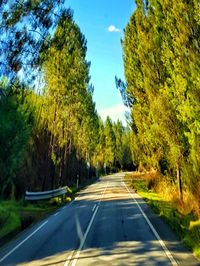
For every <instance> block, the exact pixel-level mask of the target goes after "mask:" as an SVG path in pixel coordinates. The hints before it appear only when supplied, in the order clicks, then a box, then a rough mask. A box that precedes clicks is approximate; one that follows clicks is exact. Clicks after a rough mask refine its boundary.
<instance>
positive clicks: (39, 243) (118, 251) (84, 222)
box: [0, 175, 200, 266]
mask: <svg viewBox="0 0 200 266" xmlns="http://www.w3.org/2000/svg"><path fill="white" fill-rule="evenodd" d="M133 195H134V196H135V199H136V201H135V200H134V199H133V198H132V197H131V195H130V193H129V192H128V191H127V189H126V188H125V186H124V185H123V183H122V181H121V176H119V175H113V176H109V177H108V178H103V179H102V180H101V181H100V182H97V183H96V184H95V186H94V185H92V186H89V187H88V188H87V189H86V191H83V192H81V193H80V196H79V197H78V199H77V200H76V201H74V202H73V203H72V204H71V205H68V206H67V207H66V208H62V209H61V210H60V211H59V212H58V213H57V214H56V215H51V216H50V217H48V222H47V223H46V224H45V225H44V226H43V227H41V229H40V230H38V231H36V230H37V228H38V227H39V225H40V224H41V223H40V224H37V225H35V226H34V227H33V228H30V229H29V230H27V231H26V232H25V233H23V234H21V235H20V236H19V238H18V239H16V240H14V241H12V242H11V243H9V244H8V245H7V246H6V247H4V249H2V250H0V258H3V256H5V254H8V253H9V252H10V251H11V250H13V248H15V247H16V246H17V245H19V246H18V247H17V248H16V249H15V250H14V251H13V252H11V253H10V255H9V256H8V257H6V258H5V260H3V261H1V259H0V261H1V262H0V265H2V266H3V265H34V266H37V265H41V266H47V265H64V264H65V265H72V264H73V262H74V258H75V257H76V255H77V252H79V250H80V249H81V252H80V254H79V257H78V262H77V265H94V264H95V265H156V266H157V265H171V264H170V261H169V259H168V258H167V256H166V254H165V252H164V251H163V248H162V247H161V245H160V243H159V241H158V240H157V239H156V237H155V234H154V233H153V232H152V230H151V229H150V227H149V225H148V224H147V222H146V220H145V219H144V217H143V214H142V213H141V211H140V210H139V208H138V204H139V206H140V207H141V208H142V210H143V212H144V213H146V215H147V216H148V219H149V220H150V221H151V223H152V224H153V226H154V227H155V228H156V230H157V232H158V234H159V235H160V237H161V239H162V240H163V241H164V242H165V244H166V246H167V248H169V250H170V252H171V253H172V255H173V257H174V258H175V259H176V260H177V262H178V263H180V265H200V264H199V262H198V261H197V260H196V259H195V258H194V257H193V256H192V255H191V254H190V253H189V252H188V250H187V249H186V248H185V247H184V246H182V245H181V244H180V242H179V240H178V238H177V237H176V235H175V234H174V233H173V232H172V231H171V230H170V229H169V227H168V226H167V225H166V223H165V222H164V221H162V220H161V219H160V218H159V217H158V216H157V215H156V214H155V213H153V212H152V210H151V209H150V208H149V206H148V205H147V204H146V203H145V201H144V200H143V199H142V198H140V197H139V196H137V195H136V194H134V193H133ZM33 232H35V233H34V234H33ZM30 234H32V236H31V237H30V238H28V239H27V237H29V236H30ZM24 239H27V240H26V241H24ZM23 241H24V243H23ZM20 243H22V244H21V245H20ZM74 265H75V264H74Z"/></svg>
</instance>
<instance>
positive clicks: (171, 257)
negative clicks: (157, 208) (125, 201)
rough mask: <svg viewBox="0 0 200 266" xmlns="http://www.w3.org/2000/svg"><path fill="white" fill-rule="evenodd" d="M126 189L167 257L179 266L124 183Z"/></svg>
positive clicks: (175, 265) (174, 265)
mask: <svg viewBox="0 0 200 266" xmlns="http://www.w3.org/2000/svg"><path fill="white" fill-rule="evenodd" d="M123 183H124V185H125V187H126V189H127V190H128V192H129V194H130V195H131V197H132V199H133V200H134V201H135V203H136V204H137V206H138V208H139V210H140V212H141V213H142V215H143V217H144V219H145V220H146V222H147V224H148V225H149V227H150V228H151V231H152V232H153V234H154V235H155V237H156V238H157V240H158V242H159V244H160V245H161V247H162V248H163V250H164V252H165V254H166V255H167V257H168V259H169V260H170V261H171V263H172V265H173V266H178V264H177V262H176V261H175V259H174V258H173V256H172V254H171V253H170V251H169V250H168V248H167V247H166V245H165V243H164V241H163V240H162V239H161V237H160V236H159V234H158V232H157V231H156V229H155V228H154V226H153V225H152V223H151V222H150V220H149V218H148V217H147V216H146V214H145V213H144V212H143V210H142V208H141V207H140V205H139V203H138V202H137V200H136V199H135V198H134V196H133V194H132V193H131V191H130V190H129V188H128V187H127V185H126V184H125V182H123Z"/></svg>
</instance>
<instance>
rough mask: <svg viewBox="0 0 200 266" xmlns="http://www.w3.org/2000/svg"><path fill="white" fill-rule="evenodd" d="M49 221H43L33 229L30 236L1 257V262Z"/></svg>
mask: <svg viewBox="0 0 200 266" xmlns="http://www.w3.org/2000/svg"><path fill="white" fill-rule="evenodd" d="M47 223H48V220H47V221H45V222H44V223H42V224H41V225H40V226H39V227H38V228H37V229H36V230H35V231H33V232H32V233H31V234H30V235H29V236H27V237H26V238H25V239H24V240H23V241H22V242H20V243H19V244H18V245H17V246H16V247H14V248H13V249H11V251H9V252H8V253H7V254H6V255H5V256H4V257H3V258H1V259H0V262H2V261H4V260H5V259H6V258H7V257H8V256H9V255H10V254H12V253H13V252H14V251H15V250H16V249H17V248H19V247H20V246H21V245H22V244H24V242H26V241H27V240H28V239H29V238H30V237H32V236H33V235H34V234H35V233H37V231H39V230H40V229H41V228H42V227H43V226H44V225H45V224H47Z"/></svg>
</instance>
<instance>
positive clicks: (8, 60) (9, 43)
mask: <svg viewBox="0 0 200 266" xmlns="http://www.w3.org/2000/svg"><path fill="white" fill-rule="evenodd" d="M64 2H65V1H64V0H58V1H53V0H37V1H32V0H25V1H11V2H9V3H8V2H7V1H1V12H0V20H1V28H0V49H1V56H0V57H1V63H0V68H1V74H2V75H6V76H9V78H10V79H13V80H15V79H16V77H17V73H19V71H21V73H22V72H23V73H24V75H23V76H22V75H21V77H22V79H23V80H25V81H26V82H27V83H28V84H29V85H30V82H31V79H32V78H33V77H35V76H36V74H38V73H37V70H38V66H40V65H41V63H42V61H43V60H44V58H45V57H44V53H45V51H46V50H47V49H48V47H49V36H50V34H52V31H53V30H54V28H55V26H56V25H57V23H58V20H59V18H60V16H61V14H62V13H63V12H67V11H65V7H64ZM41 53H42V54H43V57H41V56H40V55H41Z"/></svg>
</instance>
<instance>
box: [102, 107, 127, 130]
mask: <svg viewBox="0 0 200 266" xmlns="http://www.w3.org/2000/svg"><path fill="white" fill-rule="evenodd" d="M126 111H129V109H128V108H127V107H126V106H124V105H123V104H118V105H114V106H112V107H109V108H106V109H103V110H100V111H99V114H100V116H101V118H102V120H103V121H105V120H106V118H107V116H109V117H110V118H111V119H112V120H113V121H115V122H116V121H117V120H118V119H119V120H120V121H122V123H123V124H124V125H126V119H125V112H126Z"/></svg>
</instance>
